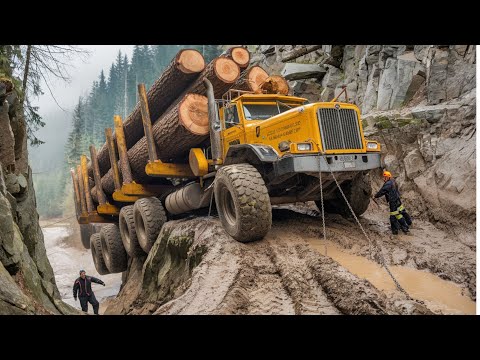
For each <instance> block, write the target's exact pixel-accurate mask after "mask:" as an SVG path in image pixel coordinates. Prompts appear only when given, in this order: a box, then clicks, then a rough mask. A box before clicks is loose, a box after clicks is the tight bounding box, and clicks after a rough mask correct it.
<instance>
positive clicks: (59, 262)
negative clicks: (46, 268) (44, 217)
mask: <svg viewBox="0 0 480 360" xmlns="http://www.w3.org/2000/svg"><path fill="white" fill-rule="evenodd" d="M46 223H47V222H43V224H42V223H41V225H44V224H46ZM75 226H77V227H78V225H72V224H69V223H67V222H66V223H58V224H55V226H51V227H43V228H42V230H43V235H44V237H45V247H46V249H47V256H48V259H49V260H50V263H51V265H52V268H53V271H54V274H55V281H56V283H57V286H58V290H59V291H60V295H61V296H62V300H63V301H64V302H66V303H67V304H69V305H72V306H74V307H75V308H77V309H80V302H79V301H74V299H73V294H72V287H73V282H74V281H75V279H76V278H77V277H78V276H79V275H78V271H79V270H80V269H85V271H86V272H87V274H88V275H92V276H95V277H98V278H100V279H102V280H103V281H104V282H105V284H106V286H105V287H103V286H100V285H97V284H94V285H93V291H94V292H95V297H96V298H97V300H98V301H99V302H100V304H101V310H102V309H103V308H104V306H102V302H104V301H105V300H106V299H108V298H109V297H113V296H115V295H117V293H118V291H119V290H120V285H121V282H122V279H121V278H122V274H111V275H99V274H98V273H97V272H96V270H95V266H94V264H93V260H92V256H91V254H90V250H87V249H84V248H83V247H81V245H80V244H79V243H80V239H79V238H78V239H77V241H75V239H70V237H69V235H70V234H71V233H72V229H74V227H75ZM74 236H75V235H74ZM89 313H93V310H92V307H91V305H89Z"/></svg>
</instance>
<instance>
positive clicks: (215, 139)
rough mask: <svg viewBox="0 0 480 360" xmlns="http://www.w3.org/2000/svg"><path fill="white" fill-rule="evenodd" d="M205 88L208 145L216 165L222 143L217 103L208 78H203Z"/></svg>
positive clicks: (219, 157) (220, 154)
mask: <svg viewBox="0 0 480 360" xmlns="http://www.w3.org/2000/svg"><path fill="white" fill-rule="evenodd" d="M203 84H204V85H205V87H206V89H207V98H208V124H209V129H210V146H211V149H212V159H213V163H214V164H215V165H216V164H217V163H218V162H219V160H221V156H222V147H221V146H222V145H221V141H220V133H219V130H220V119H219V118H218V111H217V105H216V104H215V94H214V92H213V85H212V83H211V82H210V80H208V79H204V80H203Z"/></svg>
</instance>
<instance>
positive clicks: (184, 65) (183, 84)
mask: <svg viewBox="0 0 480 360" xmlns="http://www.w3.org/2000/svg"><path fill="white" fill-rule="evenodd" d="M204 69H205V60H204V59H203V56H202V54H200V53H199V52H198V51H197V50H191V49H185V50H181V51H180V52H179V53H178V54H177V56H175V58H174V59H173V60H172V61H171V62H170V64H169V65H168V66H167V68H166V69H165V71H164V72H163V73H162V75H161V76H160V77H159V78H158V79H157V81H155V83H154V84H153V85H152V87H151V88H150V90H149V91H148V93H147V100H148V107H149V110H150V116H151V119H152V121H155V120H157V119H159V118H160V116H161V115H163V113H164V112H165V111H166V110H167V109H168V108H169V106H170V105H171V104H172V102H174V101H175V99H177V98H178V97H179V95H180V94H182V92H183V91H184V90H185V89H186V88H187V87H188V86H189V85H190V84H191V83H192V81H194V80H195V78H197V77H198V76H199V75H200V73H202V71H204ZM123 128H124V131H125V140H126V143H127V149H130V148H131V147H132V146H133V145H135V143H136V142H137V141H138V140H140V139H141V138H142V136H143V135H144V134H143V123H142V114H141V111H140V103H137V105H136V106H135V108H134V110H133V112H132V113H131V114H130V115H129V116H128V118H127V119H126V121H124V123H123ZM114 138H115V135H114ZM98 165H99V168H100V174H101V175H102V176H103V175H105V174H106V172H107V171H108V169H109V168H110V160H109V156H108V148H107V145H106V144H104V145H103V146H102V148H101V149H100V150H99V152H98ZM90 170H91V169H89V172H90ZM91 174H92V175H93V171H91Z"/></svg>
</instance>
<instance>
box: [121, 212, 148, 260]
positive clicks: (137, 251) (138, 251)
mask: <svg viewBox="0 0 480 360" xmlns="http://www.w3.org/2000/svg"><path fill="white" fill-rule="evenodd" d="M118 224H119V228H120V236H121V237H122V242H123V247H124V248H125V250H126V251H127V254H128V255H129V256H131V257H136V256H138V255H142V254H144V252H143V250H142V248H141V247H140V244H139V243H138V239H137V232H136V231H135V221H134V218H133V205H128V206H124V207H123V208H122V209H121V210H120V215H119V218H118Z"/></svg>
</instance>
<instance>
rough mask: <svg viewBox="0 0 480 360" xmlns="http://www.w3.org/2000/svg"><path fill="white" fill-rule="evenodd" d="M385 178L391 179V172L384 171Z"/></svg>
mask: <svg viewBox="0 0 480 360" xmlns="http://www.w3.org/2000/svg"><path fill="white" fill-rule="evenodd" d="M383 177H384V178H389V179H391V178H392V173H391V172H390V171H387V170H384V171H383Z"/></svg>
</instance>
